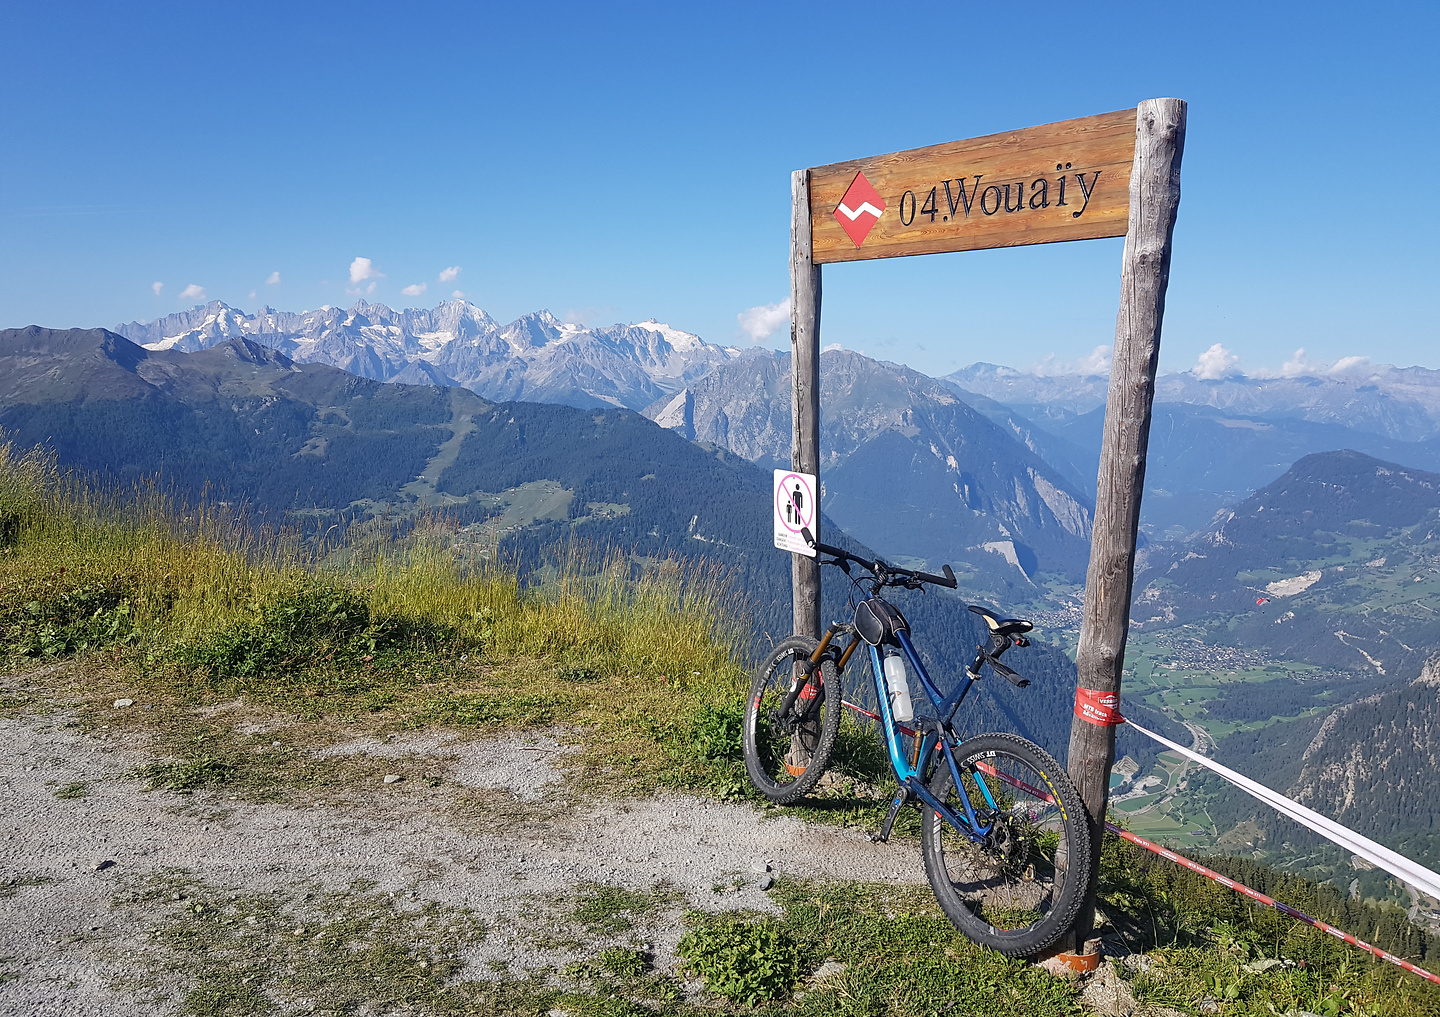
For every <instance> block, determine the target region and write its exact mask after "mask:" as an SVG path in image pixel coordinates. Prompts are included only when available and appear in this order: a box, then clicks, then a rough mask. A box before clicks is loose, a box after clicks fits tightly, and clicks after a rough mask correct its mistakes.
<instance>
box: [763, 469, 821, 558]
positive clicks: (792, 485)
mask: <svg viewBox="0 0 1440 1017" xmlns="http://www.w3.org/2000/svg"><path fill="white" fill-rule="evenodd" d="M817 486H818V485H817V484H816V483H815V476H814V474H810V473H796V472H795V471H794V470H776V471H775V499H774V504H775V546H776V547H778V548H779V549H780V550H782V551H790V552H792V553H794V554H806V555H809V556H810V557H811V558H813V557H815V549H814V548H813V547H810V546H809V545H808V544H806V543H805V538H804V537H802V536H801V535H800V531H801V530H802V529H805V528H807V527H808V528H809V530H810V533H811V534H812V535H814V533H815V508H816V504H817V502H818V500H819V499H817V498H816V497H815V490H816V488H817Z"/></svg>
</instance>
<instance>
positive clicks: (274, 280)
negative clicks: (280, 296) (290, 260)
mask: <svg viewBox="0 0 1440 1017" xmlns="http://www.w3.org/2000/svg"><path fill="white" fill-rule="evenodd" d="M265 285H266V286H279V285H280V273H279V272H271V273H270V275H269V276H267V277H266V279H265Z"/></svg>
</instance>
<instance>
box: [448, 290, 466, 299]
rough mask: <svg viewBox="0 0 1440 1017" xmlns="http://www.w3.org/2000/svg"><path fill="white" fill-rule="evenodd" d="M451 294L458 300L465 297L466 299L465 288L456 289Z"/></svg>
mask: <svg viewBox="0 0 1440 1017" xmlns="http://www.w3.org/2000/svg"><path fill="white" fill-rule="evenodd" d="M450 296H452V297H454V298H455V299H456V300H464V299H465V291H464V290H456V291H455V292H454V293H452V294H450Z"/></svg>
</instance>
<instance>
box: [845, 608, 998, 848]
mask: <svg viewBox="0 0 1440 1017" xmlns="http://www.w3.org/2000/svg"><path fill="white" fill-rule="evenodd" d="M896 635H897V637H898V638H899V641H900V648H901V649H902V650H904V651H905V657H906V659H907V660H908V661H909V663H910V668H911V671H912V673H913V674H916V675H918V676H919V677H920V683H921V684H922V685H923V686H924V687H925V694H926V695H927V696H928V697H929V698H930V702H931V704H932V705H933V706H934V707H935V710H936V713H937V715H938V717H939V718H940V719H939V721H938V722H934V721H932V722H929V723H926V724H925V725H924V727H925V728H926V731H925V737H924V739H923V740H922V741H921V743H920V752H919V753H918V755H917V756H916V757H915V758H916V762H917V764H918V768H917V766H911V765H910V760H909V759H907V758H906V757H905V751H904V749H903V748H902V746H901V744H900V738H901V733H900V727H899V724H898V723H897V722H896V720H895V718H894V716H893V715H892V714H891V711H890V696H889V694H888V690H887V689H886V687H885V678H884V675H885V669H884V666H883V664H882V661H881V659H880V648H879V647H878V646H869V650H870V673H871V676H872V677H873V678H874V681H875V698H876V700H877V702H878V705H879V708H880V719H881V726H882V727H883V729H884V731H885V744H886V746H887V747H888V749H889V751H890V767H891V769H893V770H894V771H895V779H896V780H897V781H899V783H900V786H901V787H903V788H905V789H906V790H908V791H910V792H911V793H912V794H914V795H915V797H917V798H919V799H920V800H921V801H923V802H924V803H925V804H926V805H927V806H929V807H930V808H932V809H934V810H935V812H936V813H937V814H938V815H939V816H941V817H942V818H943V819H944V820H945V822H947V823H949V824H950V825H951V826H953V827H954V828H955V829H956V831H958V832H959V833H961V834H963V835H964V836H965V837H967V838H969V839H970V840H972V841H974V842H976V843H977V844H978V843H983V842H984V840H985V837H986V835H987V834H988V833H989V832H990V830H991V828H992V826H993V824H989V823H987V824H982V823H981V822H980V820H979V818H978V817H977V816H976V815H975V810H974V808H973V807H971V805H970V796H969V795H968V794H966V793H965V785H964V783H963V782H962V781H961V780H960V766H959V764H958V763H956V761H955V752H954V749H953V748H952V747H951V745H950V740H949V739H948V738H945V737H942V734H943V733H944V731H945V730H946V729H947V728H948V727H949V722H950V718H951V717H952V716H953V715H954V713H955V711H956V710H957V709H958V708H959V706H960V704H961V703H962V702H963V701H964V700H965V696H966V695H967V694H968V693H969V691H970V687H971V686H972V685H973V684H974V683H975V681H976V676H975V675H972V674H970V673H969V672H966V675H965V677H966V681H965V682H963V683H962V684H961V685H960V687H959V688H957V689H956V690H955V691H954V692H952V693H951V694H950V695H949V696H943V695H941V694H940V690H939V689H937V688H936V687H935V683H934V682H933V681H931V680H930V673H929V672H928V671H926V670H925V665H924V664H922V663H921V662H920V655H919V654H918V653H916V652H915V645H914V644H913V643H912V642H910V634H909V633H908V632H905V631H903V630H902V631H900V632H898V633H896ZM867 645H868V644H867ZM912 691H913V690H912ZM917 726H919V725H917ZM937 745H938V747H939V749H940V751H941V752H942V753H943V754H944V756H945V764H946V765H947V766H949V767H950V775H951V777H952V778H953V779H954V781H955V790H956V793H957V794H958V796H959V798H960V802H961V804H963V805H964V807H965V814H964V816H963V817H962V816H960V815H958V814H957V813H956V812H955V811H954V810H953V809H951V808H950V807H949V806H947V805H945V803H944V802H942V801H940V800H939V799H938V798H936V797H935V796H934V795H932V794H931V793H930V789H929V788H927V787H926V786H925V783H926V779H925V778H926V776H927V774H926V771H927V770H929V769H930V759H931V757H932V756H933V755H934V753H935V750H936V747H937ZM971 777H972V778H973V779H974V781H975V785H976V787H978V788H979V790H980V794H981V796H982V797H983V798H984V799H985V803H986V804H987V805H988V806H989V807H990V808H991V809H998V808H999V806H998V805H997V804H996V803H995V796H994V795H992V794H991V793H990V789H989V788H988V787H986V786H985V779H984V778H983V777H982V776H981V775H980V774H979V773H978V772H972V773H971Z"/></svg>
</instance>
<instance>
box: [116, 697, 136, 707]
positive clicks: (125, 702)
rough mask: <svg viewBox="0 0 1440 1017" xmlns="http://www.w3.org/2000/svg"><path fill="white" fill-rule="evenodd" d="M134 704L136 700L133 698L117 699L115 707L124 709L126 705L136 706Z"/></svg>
mask: <svg viewBox="0 0 1440 1017" xmlns="http://www.w3.org/2000/svg"><path fill="white" fill-rule="evenodd" d="M134 705H135V700H133V699H117V700H115V709H117V710H123V709H125V707H127V706H134Z"/></svg>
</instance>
